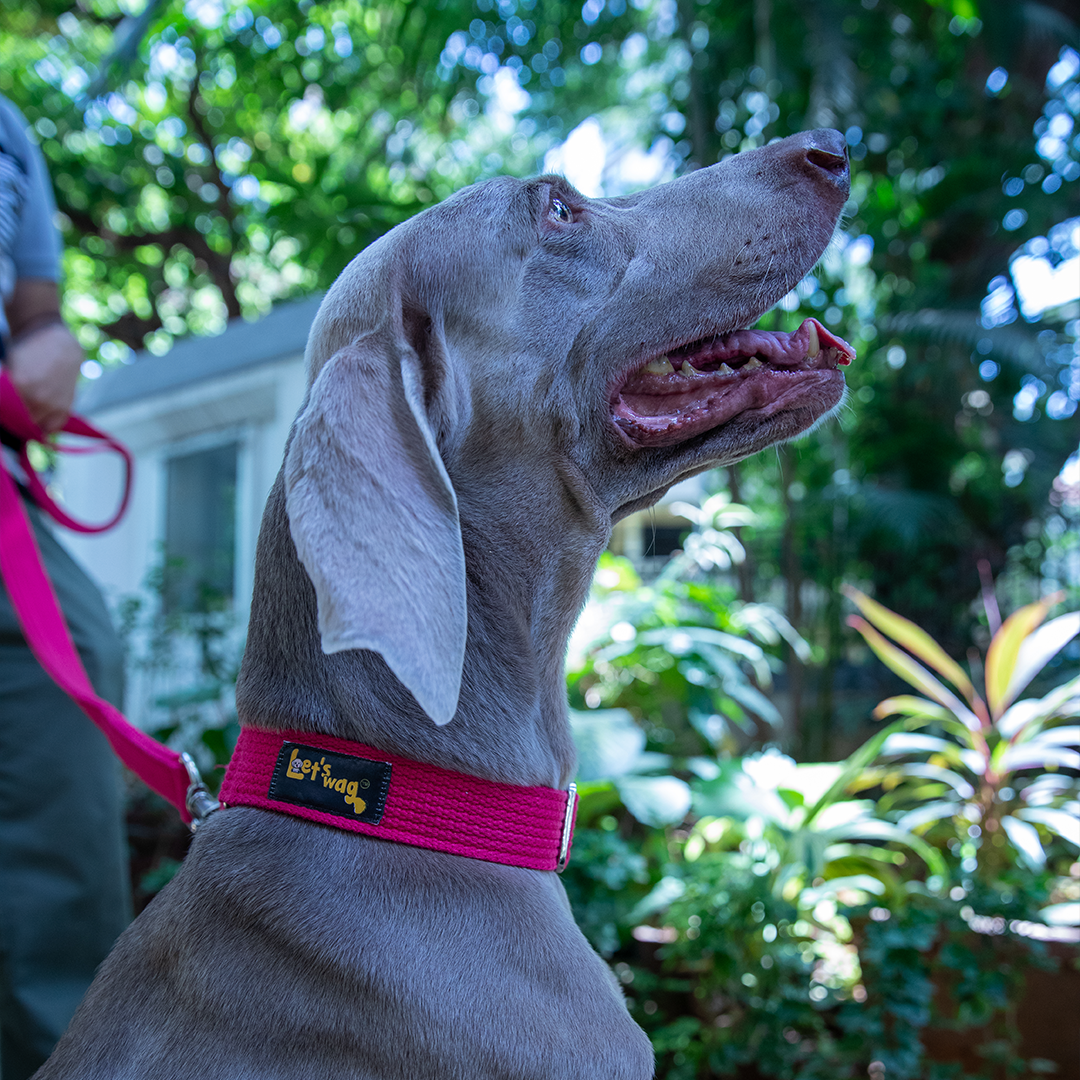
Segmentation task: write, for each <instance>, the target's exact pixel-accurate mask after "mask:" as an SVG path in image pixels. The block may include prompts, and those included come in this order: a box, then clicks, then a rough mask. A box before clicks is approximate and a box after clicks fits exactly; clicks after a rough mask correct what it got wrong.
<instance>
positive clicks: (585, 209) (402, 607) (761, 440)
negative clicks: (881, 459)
mask: <svg viewBox="0 0 1080 1080" xmlns="http://www.w3.org/2000/svg"><path fill="white" fill-rule="evenodd" d="M847 191H848V170H847V158H846V154H845V149H844V143H843V140H842V138H841V137H840V136H839V135H838V134H837V133H836V132H833V131H814V132H810V133H808V134H803V135H798V136H794V137H792V138H788V139H784V140H782V141H779V142H776V143H773V144H772V145H770V146H768V147H765V148H763V149H760V150H755V151H753V152H748V153H744V154H740V155H737V156H735V157H731V158H729V159H727V160H726V161H723V162H721V163H720V164H718V165H715V166H713V167H711V168H708V169H702V170H700V171H697V172H693V173H690V174H689V175H687V176H684V177H682V178H681V179H678V180H675V181H673V182H672V183H669V184H665V185H663V186H661V187H658V188H655V189H653V190H650V191H646V192H643V193H641V194H637V195H630V196H626V197H622V198H616V199H588V198H584V197H583V196H582V195H580V194H579V193H578V192H576V191H575V190H574V189H573V188H572V187H570V186H569V185H568V184H567V183H566V182H565V181H563V180H562V179H560V178H558V177H552V176H545V177H541V178H539V179H536V180H529V181H519V180H513V179H506V178H504V179H497V180H492V181H489V182H487V183H483V184H477V185H476V186H474V187H471V188H468V189H467V190H465V191H462V192H460V193H458V194H457V195H455V196H454V197H453V198H450V199H448V200H447V201H446V202H444V203H442V204H441V205H439V206H436V207H433V208H432V209H430V210H427V211H425V212H424V213H422V214H420V215H418V216H417V217H415V218H413V219H412V220H410V221H408V222H406V223H405V224H403V225H399V226H398V227H397V228H396V229H394V230H393V231H392V232H390V233H389V234H388V235H386V236H384V237H383V238H382V239H380V240H379V241H378V242H376V243H375V244H373V245H371V247H369V248H368V249H367V250H366V251H364V252H363V253H362V254H360V255H359V256H357V258H356V259H354V260H353V262H352V263H351V264H350V265H349V266H348V268H347V269H346V270H345V272H344V273H343V274H342V275H341V277H340V278H339V279H338V281H337V282H336V284H335V285H334V286H333V288H332V289H331V290H330V292H329V293H328V295H327V297H326V299H325V301H324V303H323V305H322V307H321V309H320V311H319V314H318V317H317V319H316V321H315V325H314V328H313V329H312V332H311V337H310V340H309V343H308V349H307V363H308V372H309V380H310V382H309V389H308V394H307V397H306V399H305V402H304V405H303V407H302V408H301V410H300V414H299V416H298V417H297V419H296V423H295V425H294V427H293V430H292V434H291V436H290V442H289V446H288V449H287V452H286V458H285V464H284V468H283V469H282V472H281V474H280V476H279V477H278V480H277V483H276V485H275V487H274V489H273V491H272V492H271V495H270V498H269V501H268V503H267V507H266V513H265V516H264V518H263V526H262V533H261V536H260V539H259V549H258V559H257V570H256V580H255V595H254V600H253V605H252V611H251V627H250V633H249V637H248V644H247V652H246V655H245V657H244V665H243V671H242V673H241V677H240V683H239V686H238V688H237V704H238V709H239V713H240V718H241V720H242V722H243V724H244V725H245V726H246V727H248V728H254V729H261V730H263V731H282V730H291V731H293V732H304V733H322V734H324V735H329V736H336V737H338V738H340V739H346V740H351V741H354V742H359V743H364V744H367V745H368V746H369V747H377V748H378V750H379V751H380V752H384V753H385V754H387V755H396V756H397V757H399V758H402V759H409V760H410V761H413V762H421V763H430V764H435V765H438V766H442V767H444V768H446V769H450V770H455V771H456V772H458V773H462V774H466V777H465V778H466V779H467V778H468V777H479V778H482V779H483V780H489V781H501V782H503V783H505V784H513V785H525V786H531V787H534V788H535V787H544V788H549V789H560V788H565V787H566V784H567V782H568V781H569V780H570V778H571V777H572V776H573V773H574V748H573V744H572V742H571V738H570V732H569V727H568V724H567V714H566V693H565V685H564V676H563V656H564V651H565V647H566V641H567V637H568V635H569V633H570V630H571V628H572V627H573V624H574V621H575V619H576V617H577V615H578V612H579V610H580V609H581V606H582V603H583V601H584V598H585V596H586V593H587V590H588V587H589V582H590V578H591V576H592V572H593V568H594V565H595V563H596V560H597V557H598V556H599V554H600V553H601V551H603V549H604V546H605V544H606V543H607V541H608V538H609V535H610V532H611V526H612V523H613V522H614V521H617V520H619V519H620V518H621V517H623V516H625V515H626V514H629V513H630V512H632V511H634V510H638V509H641V508H643V507H647V506H649V505H651V504H652V503H654V502H655V501H656V500H657V499H658V498H659V497H660V496H661V495H662V494H663V492H664V491H666V490H667V488H668V487H669V486H670V485H671V484H673V483H675V482H676V481H678V480H681V479H683V478H685V477H688V476H691V475H693V474H694V473H698V472H701V471H702V470H704V469H708V468H711V467H713V466H715V465H722V464H725V463H730V462H734V461H738V460H739V459H741V458H745V457H746V456H747V455H749V454H752V453H754V452H755V451H757V450H760V449H762V448H763V447H766V446H768V445H770V444H772V443H775V442H777V441H778V440H783V439H789V438H791V437H793V436H795V435H797V434H799V433H800V432H802V431H805V430H806V429H807V428H809V427H810V426H811V425H812V424H814V423H815V422H817V421H818V420H819V419H821V418H822V417H823V416H825V415H826V414H827V413H828V412H830V411H831V410H832V409H833V408H834V407H835V406H836V405H837V404H838V403H839V401H840V399H841V397H842V395H843V391H844V380H843V377H842V376H841V374H840V372H839V371H838V370H837V365H838V364H842V363H846V362H847V360H848V359H849V357H850V351H849V350H848V349H847V347H846V346H844V345H843V343H842V342H839V341H838V340H837V339H835V338H832V337H831V336H830V335H828V334H827V333H825V332H824V331H823V330H822V329H821V328H820V327H819V326H818V325H817V324H816V323H813V322H812V321H808V322H806V323H804V324H803V326H802V327H801V328H800V329H799V330H798V331H796V332H794V333H793V334H768V333H765V332H762V331H753V330H747V329H745V328H746V327H748V326H750V325H751V324H752V323H753V322H754V320H756V319H757V318H758V316H760V315H761V314H762V312H764V311H765V310H766V309H767V308H769V307H770V306H771V305H772V304H774V303H775V302H776V301H777V300H778V299H779V298H780V297H781V296H783V295H784V294H785V293H786V292H788V290H790V289H791V288H792V287H793V286H794V285H795V283H796V282H798V281H799V279H800V278H801V277H802V276H803V275H804V274H805V273H806V272H807V271H808V270H809V269H810V268H811V267H812V266H813V265H814V263H815V262H816V261H817V259H818V258H819V257H820V256H821V254H822V252H823V251H824V249H825V247H826V245H827V244H828V243H829V240H830V238H831V237H832V235H833V231H834V228H835V226H836V222H837V219H838V217H839V214H840V212H841V209H842V207H843V205H844V201H845V199H846V197H847ZM311 737H312V738H317V736H316V735H315V734H312V736H311ZM316 752H317V751H316ZM293 757H294V758H295V757H296V754H295V753H294V754H293ZM289 767H290V768H293V767H294V765H293V763H291V762H290V765H289ZM299 767H300V763H299V761H297V762H296V763H295V768H296V769H297V770H299ZM395 768H396V766H395ZM387 769H389V766H387ZM290 775H291V774H290ZM297 775H299V772H297ZM338 790H339V791H340V790H342V788H340V787H339V788H338ZM356 790H357V789H356V787H355V786H354V787H353V788H352V789H351V791H352V792H353V793H354V794H355V792H356ZM350 797H353V796H350ZM564 801H565V800H564ZM357 805H358V806H359V805H360V804H357ZM357 812H359V811H357ZM376 835H377V833H376ZM652 1072H653V1055H652V1051H651V1049H650V1047H649V1043H648V1040H647V1039H646V1037H645V1035H644V1034H643V1032H642V1031H641V1030H640V1029H639V1028H638V1027H637V1025H636V1024H635V1023H634V1022H633V1020H631V1018H630V1016H629V1014H628V1012H627V1010H626V1007H625V1004H624V1002H623V1000H622V996H621V994H620V992H619V990H618V987H617V986H616V984H615V982H614V980H613V979H612V978H611V976H610V974H609V972H608V970H607V968H606V966H605V964H604V963H603V961H602V960H601V959H600V958H599V957H598V956H597V955H596V954H595V953H594V952H593V951H592V949H591V948H590V947H589V945H588V944H587V943H586V941H585V938H584V937H583V936H582V935H581V933H580V931H579V930H578V929H577V927H576V926H575V925H574V922H573V919H572V916H571V913H570V908H569V905H568V904H567V900H566V896H565V894H564V892H563V889H562V886H561V884H560V882H559V879H558V877H557V875H556V874H554V873H551V872H545V871H541V870H534V869H525V868H522V867H521V866H512V865H502V864H500V863H497V862H489V861H484V860H483V859H480V858H470V857H461V856H460V855H453V854H447V853H445V852H444V851H439V850H429V849H427V848H425V847H416V846H410V845H408V844H404V843H392V842H387V841H386V840H380V839H373V838H371V836H369V835H359V834H357V833H356V832H349V831H345V830H344V829H343V828H333V827H327V826H326V825H323V824H312V823H310V822H309V821H304V820H300V819H299V818H297V817H295V816H287V815H285V814H282V813H275V812H272V811H268V810H265V809H258V808H254V807H252V806H230V807H229V808H227V809H223V810H220V811H218V812H217V813H215V814H214V815H213V816H212V817H211V818H210V819H209V821H208V822H207V823H206V824H205V825H204V826H203V827H201V828H200V829H199V831H198V833H197V835H196V837H195V840H194V843H193V845H192V848H191V852H190V854H189V855H188V857H187V860H186V862H185V863H184V865H183V867H182V869H181V870H180V872H179V874H178V875H177V876H176V878H175V880H174V881H173V882H172V883H171V884H170V885H169V886H168V887H167V888H166V889H165V890H164V891H163V892H162V893H161V895H160V896H159V897H158V898H157V899H156V900H155V901H154V902H153V904H152V905H151V906H150V907H149V908H148V910H147V911H146V912H144V913H143V914H142V915H141V916H140V917H139V918H138V919H137V920H136V922H135V923H134V924H133V925H132V926H131V928H130V929H129V930H128V931H127V932H126V933H125V934H124V935H123V937H122V938H121V939H120V941H119V943H118V944H117V946H116V948H115V949H114V951H113V952H112V954H111V955H110V957H109V958H108V960H106V962H105V963H104V964H103V966H102V968H101V971H100V973H99V975H98V977H97V979H96V981H95V982H94V984H93V986H92V987H91V988H90V991H89V993H88V994H87V996H86V999H85V1001H84V1002H83V1004H82V1006H81V1007H80V1009H79V1011H78V1013H77V1014H76V1016H75V1019H74V1020H73V1021H72V1024H71V1026H70V1028H69V1030H68V1032H67V1034H66V1035H65V1036H64V1038H63V1040H62V1041H61V1043H60V1045H59V1047H58V1048H57V1050H56V1052H55V1053H54V1054H53V1056H52V1057H51V1058H50V1059H49V1061H48V1062H47V1063H46V1064H45V1065H44V1066H43V1067H42V1068H41V1070H40V1071H39V1072H38V1073H37V1077H38V1080H58V1078H73V1080H74V1078H78V1080H96V1078H106V1077H107V1078H121V1077H123V1078H128V1080H150V1078H155V1080H156V1078H160V1080H166V1078H169V1080H171V1078H180V1077H184V1078H190V1077H197V1078H199V1080H211V1078H220V1080H248V1078H250V1080H273V1078H317V1080H326V1078H350V1080H435V1078H439V1080H444V1078H445V1080H456V1078H460V1080H496V1078H499V1080H525V1078H536V1080H541V1078H543V1080H555V1078H565V1080H571V1078H572V1080H582V1078H583V1077H588V1078H595V1080H609V1078H610V1080H615V1078H621V1080H647V1078H648V1077H651V1076H652Z"/></svg>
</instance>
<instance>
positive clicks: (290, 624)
mask: <svg viewBox="0 0 1080 1080" xmlns="http://www.w3.org/2000/svg"><path fill="white" fill-rule="evenodd" d="M534 480H537V478H535V477H534ZM574 486H575V481H574V480H573V478H572V477H571V478H569V480H567V479H560V490H562V491H563V496H564V498H568V499H571V500H577V502H578V503H579V504H580V505H579V506H578V510H577V512H576V513H575V514H574V515H570V516H569V521H568V517H567V515H563V514H560V515H551V514H550V513H548V514H546V515H544V513H543V509H544V508H543V507H542V506H532V505H530V503H531V502H532V499H531V498H530V496H529V494H528V491H524V490H523V491H522V496H521V500H520V501H519V502H518V503H516V504H515V505H514V509H513V512H512V513H509V514H507V515H505V516H504V517H502V518H493V517H492V516H491V514H490V508H487V509H485V507H484V506H481V505H479V504H476V503H470V502H467V501H464V500H463V501H462V504H461V506H460V512H461V521H462V539H463V544H464V548H465V559H466V567H467V594H468V612H469V620H468V642H467V647H466V650H465V667H464V671H463V675H462V684H461V697H460V700H459V705H458V711H457V714H456V715H455V716H454V719H453V720H452V721H451V722H450V723H449V724H448V725H446V726H445V727H437V726H436V725H435V724H434V723H432V721H431V720H430V719H429V718H428V717H427V716H426V715H425V714H424V713H423V712H422V711H421V709H420V708H419V706H418V705H417V704H416V702H415V701H414V700H413V698H412V696H411V695H410V694H409V693H408V691H406V690H405V688H404V687H403V686H402V685H401V683H400V682H398V680H397V679H396V678H395V677H394V675H393V674H392V673H391V671H390V669H389V668H388V667H387V665H386V663H385V662H384V661H383V659H382V658H381V657H380V656H378V655H377V654H376V653H373V652H368V651H366V650H349V651H346V652H341V653H335V654H333V655H329V656H328V655H326V654H324V653H323V652H322V650H321V648H320V644H319V633H318V625H317V613H316V602H315V594H314V590H313V588H312V586H311V583H310V581H309V579H308V577H307V574H306V573H305V571H304V569H303V567H302V566H301V565H300V562H299V560H298V559H297V556H296V551H295V548H294V546H293V543H292V539H291V537H290V534H289V525H288V520H287V516H286V512H285V497H284V487H283V484H282V481H281V478H280V477H279V479H278V481H277V483H276V484H275V486H274V489H273V490H272V492H271V495H270V498H269V500H268V502H267V508H266V513H265V516H264V520H263V527H262V532H261V533H260V537H259V550H258V555H257V560H256V573H255V590H254V595H253V598H252V608H251V624H250V628H249V633H248V644H247V650H246V652H245V656H244V662H243V666H242V669H241V673H240V679H239V682H238V684H237V695H236V697H237V711H238V713H239V716H240V720H241V722H243V723H245V724H251V725H253V726H255V727H262V728H275V729H294V730H313V731H320V732H323V733H325V734H329V735H335V736H338V737H340V738H346V739H352V740H355V741H358V742H363V743H367V744H369V745H372V746H376V747H379V748H381V749H385V750H389V751H391V752H394V753H398V754H401V755H403V756H406V757H411V758H414V759H415V760H418V761H425V762H431V763H434V764H438V765H443V766H446V767H448V768H452V769H457V770H460V771H462V772H467V773H472V774H474V775H478V776H483V777H485V778H488V779H493V780H502V781H506V782H510V783H519V784H541V785H547V786H555V787H558V786H563V785H564V784H565V783H566V782H567V781H568V780H569V779H570V777H571V776H572V774H573V770H574V748H573V742H572V740H571V737H570V731H569V725H568V722H567V714H566V688H565V677H564V667H563V665H564V657H565V650H566V641H567V638H568V636H569V633H570V631H571V629H572V628H573V623H574V621H575V619H576V616H577V613H578V611H579V610H580V608H581V605H582V603H583V602H584V599H585V596H586V594H587V592H588V587H589V582H590V580H591V577H592V572H593V568H594V566H595V563H596V559H597V557H598V556H599V554H600V552H601V551H602V550H603V547H604V544H605V543H606V540H607V533H608V524H607V521H608V519H606V517H605V513H604V511H603V510H602V508H599V507H598V506H596V504H595V503H594V502H593V501H592V500H591V499H590V498H589V497H588V493H587V492H584V493H583V492H582V491H577V492H571V489H572V488H573V487H574ZM530 487H531V488H532V490H534V491H541V490H544V487H543V482H542V481H538V482H536V483H534V484H532V485H530ZM546 490H547V491H549V492H550V490H551V488H547V489H546ZM556 530H557V531H558V532H559V535H551V534H552V533H553V532H555V531H556ZM553 597H557V602H553V600H552V598H553ZM417 647H418V648H437V647H439V643H438V642H418V643H417Z"/></svg>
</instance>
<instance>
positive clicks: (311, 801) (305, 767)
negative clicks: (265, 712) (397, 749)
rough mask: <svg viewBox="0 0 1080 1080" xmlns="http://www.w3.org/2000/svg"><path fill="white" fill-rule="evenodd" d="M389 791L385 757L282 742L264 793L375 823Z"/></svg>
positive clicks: (341, 815) (328, 812) (351, 818)
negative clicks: (350, 754)
mask: <svg viewBox="0 0 1080 1080" xmlns="http://www.w3.org/2000/svg"><path fill="white" fill-rule="evenodd" d="M389 789H390V763H389V762H388V761H371V760H369V759H368V758H358V757H351V756H349V755H348V754H335V753H333V752H332V751H330V750H317V749H316V748H315V747H313V746H304V745H303V744H302V743H294V742H287V743H284V744H283V745H282V747H281V752H280V753H279V754H278V759H277V764H276V765H275V766H274V771H273V773H272V774H271V777H270V791H269V795H270V798H272V799H279V800H280V801H281V802H287V803H293V804H295V805H296V806H307V807H310V808H311V809H312V810H321V811H322V812H323V813H326V814H334V815H335V816H337V817H343V818H348V819H349V820H351V821H364V822H367V823H368V824H369V825H378V824H379V822H380V820H382V816H383V809H384V808H385V806H386V793H387V792H388V791H389Z"/></svg>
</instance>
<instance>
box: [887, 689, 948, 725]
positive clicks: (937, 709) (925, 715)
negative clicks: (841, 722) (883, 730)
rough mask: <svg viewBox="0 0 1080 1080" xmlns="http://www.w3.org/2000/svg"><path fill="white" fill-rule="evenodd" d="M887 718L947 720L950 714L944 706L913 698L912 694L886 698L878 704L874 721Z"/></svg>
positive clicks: (924, 699)
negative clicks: (913, 717) (910, 717)
mask: <svg viewBox="0 0 1080 1080" xmlns="http://www.w3.org/2000/svg"><path fill="white" fill-rule="evenodd" d="M887 716H917V717H919V719H921V720H948V719H950V718H951V717H952V713H950V712H949V711H948V709H946V708H945V707H944V706H942V705H937V704H935V703H934V702H933V701H927V700H926V698H921V697H915V695H914V694H897V695H896V697H891V698H886V699H885V700H884V701H881V702H879V703H878V705H877V708H876V709H874V712H873V717H874V719H875V720H884V719H885V718H886V717H887Z"/></svg>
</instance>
